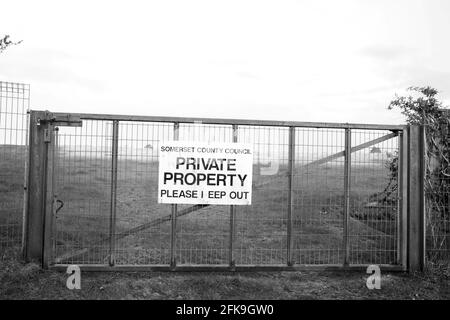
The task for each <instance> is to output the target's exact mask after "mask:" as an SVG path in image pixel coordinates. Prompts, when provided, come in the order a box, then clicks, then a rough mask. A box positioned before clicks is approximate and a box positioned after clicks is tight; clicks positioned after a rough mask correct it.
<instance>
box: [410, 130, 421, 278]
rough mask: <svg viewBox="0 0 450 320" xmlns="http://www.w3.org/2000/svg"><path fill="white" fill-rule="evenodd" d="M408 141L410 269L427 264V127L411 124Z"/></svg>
mask: <svg viewBox="0 0 450 320" xmlns="http://www.w3.org/2000/svg"><path fill="white" fill-rule="evenodd" d="M408 136H409V143H408V160H409V161H408V269H409V271H422V270H423V268H424V266H425V192H424V179H425V158H424V156H425V153H424V151H425V127H424V126H416V125H414V126H409V135H408Z"/></svg>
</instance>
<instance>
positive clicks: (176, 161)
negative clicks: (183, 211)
mask: <svg viewBox="0 0 450 320" xmlns="http://www.w3.org/2000/svg"><path fill="white" fill-rule="evenodd" d="M252 171H253V148H252V146H251V145H249V144H242V143H200V142H192V141H166V142H161V143H160V146H159V179H158V203H177V204H183V203H184V204H222V205H250V204H251V203H252Z"/></svg>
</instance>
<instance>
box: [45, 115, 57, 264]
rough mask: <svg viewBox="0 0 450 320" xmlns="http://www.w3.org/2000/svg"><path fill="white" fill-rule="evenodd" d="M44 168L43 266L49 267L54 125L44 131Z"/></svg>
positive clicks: (50, 254) (49, 125) (50, 255)
mask: <svg viewBox="0 0 450 320" xmlns="http://www.w3.org/2000/svg"><path fill="white" fill-rule="evenodd" d="M44 132H45V133H44V142H45V147H44V148H45V149H44V150H45V151H44V162H45V165H44V170H43V172H42V175H43V177H44V178H43V181H42V190H43V192H44V195H43V202H42V213H43V217H44V219H43V236H42V240H43V241H42V250H43V252H42V266H43V268H45V269H47V268H48V267H49V265H50V263H51V258H52V247H53V246H52V241H51V239H52V229H53V182H54V172H53V167H54V145H55V138H54V126H53V125H52V124H51V123H48V124H47V129H45V131H44Z"/></svg>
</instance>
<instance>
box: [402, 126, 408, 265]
mask: <svg viewBox="0 0 450 320" xmlns="http://www.w3.org/2000/svg"><path fill="white" fill-rule="evenodd" d="M402 133H403V138H402V140H403V141H402V149H401V153H402V161H401V163H400V165H401V167H400V169H401V172H402V181H401V187H402V191H401V195H402V211H401V216H400V220H401V240H402V244H401V251H402V255H401V264H402V267H403V270H404V271H406V270H407V269H408V139H409V134H408V130H407V128H406V127H405V129H404V130H403V131H402Z"/></svg>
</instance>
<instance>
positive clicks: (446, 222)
mask: <svg viewBox="0 0 450 320" xmlns="http://www.w3.org/2000/svg"><path fill="white" fill-rule="evenodd" d="M441 120H442V123H441V124H440V125H441V126H442V127H441V132H442V134H443V136H444V137H445V136H446V139H445V141H440V139H434V140H431V138H430V137H431V136H432V132H431V130H433V128H432V127H431V128H430V127H425V129H426V137H427V138H428V139H427V141H428V142H427V143H428V148H429V149H428V150H427V151H428V152H427V160H428V167H427V170H426V176H425V215H426V259H427V261H428V262H431V263H433V264H437V265H439V264H444V265H446V264H448V263H449V261H450V169H449V160H448V155H449V141H450V124H449V123H450V112H448V110H447V111H446V112H444V113H443V119H441ZM434 130H435V129H434ZM430 145H431V146H430ZM438 150H439V151H438ZM445 158H447V159H445Z"/></svg>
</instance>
